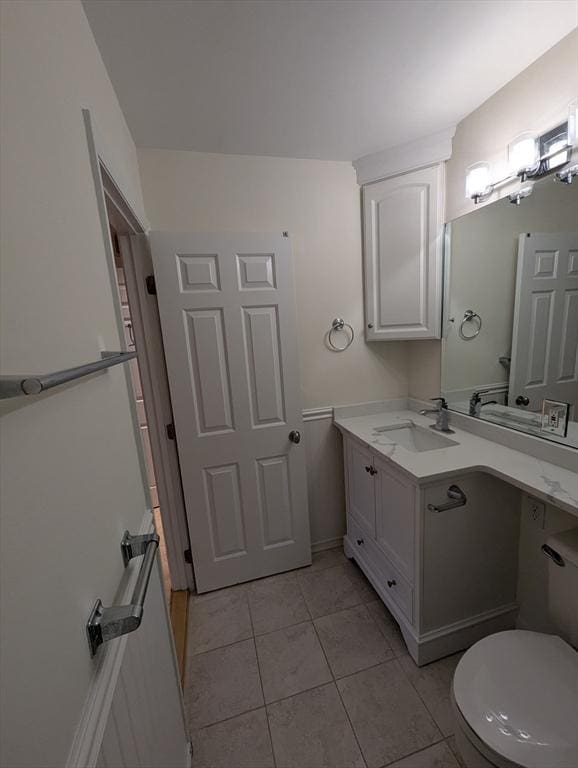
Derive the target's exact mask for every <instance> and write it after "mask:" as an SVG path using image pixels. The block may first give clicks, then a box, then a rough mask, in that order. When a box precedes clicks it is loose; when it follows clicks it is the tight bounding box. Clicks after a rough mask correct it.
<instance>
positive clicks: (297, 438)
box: [289, 429, 301, 445]
mask: <svg viewBox="0 0 578 768" xmlns="http://www.w3.org/2000/svg"><path fill="white" fill-rule="evenodd" d="M289 440H291V442H292V443H295V445H297V444H298V443H300V442H301V432H299V430H298V429H292V430H291V432H289Z"/></svg>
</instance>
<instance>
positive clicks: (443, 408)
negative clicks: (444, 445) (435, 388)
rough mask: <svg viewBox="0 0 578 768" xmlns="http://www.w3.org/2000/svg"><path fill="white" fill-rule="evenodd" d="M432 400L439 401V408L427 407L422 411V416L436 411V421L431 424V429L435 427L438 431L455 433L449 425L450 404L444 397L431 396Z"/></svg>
mask: <svg viewBox="0 0 578 768" xmlns="http://www.w3.org/2000/svg"><path fill="white" fill-rule="evenodd" d="M430 400H433V401H437V403H438V406H437V408H430V409H428V408H425V409H424V410H423V411H420V414H421V415H422V416H425V415H426V414H428V413H435V414H436V416H437V418H436V423H435V424H430V429H435V430H436V431H437V432H446V433H449V434H450V435H453V434H454V430H453V429H450V425H449V418H448V404H447V402H446V400H445V398H444V397H431V398H430Z"/></svg>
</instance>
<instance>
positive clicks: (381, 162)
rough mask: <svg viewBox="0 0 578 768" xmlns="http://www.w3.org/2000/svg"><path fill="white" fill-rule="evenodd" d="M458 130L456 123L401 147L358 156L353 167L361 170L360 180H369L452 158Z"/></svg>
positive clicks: (361, 182)
mask: <svg viewBox="0 0 578 768" xmlns="http://www.w3.org/2000/svg"><path fill="white" fill-rule="evenodd" d="M455 132H456V126H455V125H452V126H451V127H449V128H445V129H444V130H443V131H438V133H434V134H432V135H431V136H425V137H423V138H421V139H417V140H416V141H409V142H407V143H406V144H400V145H398V146H397V147H389V148H388V149H384V150H382V151H381V152H374V153H373V154H371V155H365V156H364V157H360V158H359V160H354V161H353V167H354V168H355V171H356V173H357V183H358V184H369V183H371V182H372V181H379V180H380V179H386V178H388V177H389V176H397V175H398V174H401V173H407V172H408V171H414V170H416V169H417V168H425V167H426V166H428V165H435V164H436V163H441V162H444V161H445V160H449V158H450V157H451V155H452V139H453V137H454V134H455Z"/></svg>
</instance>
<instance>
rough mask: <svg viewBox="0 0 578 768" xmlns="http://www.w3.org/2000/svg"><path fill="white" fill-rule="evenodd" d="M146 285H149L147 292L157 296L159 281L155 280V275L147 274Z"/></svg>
mask: <svg viewBox="0 0 578 768" xmlns="http://www.w3.org/2000/svg"><path fill="white" fill-rule="evenodd" d="M145 285H146V287H147V293H148V294H149V295H150V296H156V295H157V281H156V280H155V276H154V275H147V276H146V277H145Z"/></svg>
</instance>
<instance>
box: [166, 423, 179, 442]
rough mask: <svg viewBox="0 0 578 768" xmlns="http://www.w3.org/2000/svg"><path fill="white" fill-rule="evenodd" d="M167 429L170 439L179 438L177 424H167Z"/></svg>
mask: <svg viewBox="0 0 578 768" xmlns="http://www.w3.org/2000/svg"><path fill="white" fill-rule="evenodd" d="M166 430H167V437H168V438H169V440H176V439H177V433H176V431H175V425H174V424H172V423H171V424H167V426H166Z"/></svg>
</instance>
